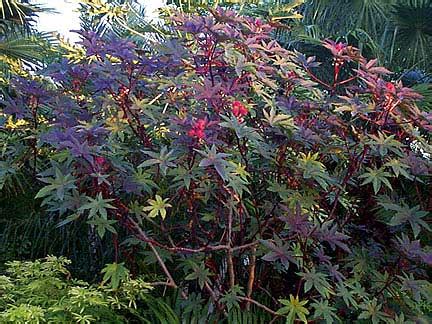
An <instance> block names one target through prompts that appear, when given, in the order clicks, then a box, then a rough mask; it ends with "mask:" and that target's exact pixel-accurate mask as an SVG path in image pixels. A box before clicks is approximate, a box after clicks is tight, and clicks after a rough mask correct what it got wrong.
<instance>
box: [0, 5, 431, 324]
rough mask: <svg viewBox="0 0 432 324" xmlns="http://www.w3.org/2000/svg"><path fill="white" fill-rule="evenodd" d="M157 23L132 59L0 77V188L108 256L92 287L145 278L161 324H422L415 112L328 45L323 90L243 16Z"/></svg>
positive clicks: (100, 54)
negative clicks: (102, 276) (77, 231)
mask: <svg viewBox="0 0 432 324" xmlns="http://www.w3.org/2000/svg"><path fill="white" fill-rule="evenodd" d="M165 19H166V22H167V25H168V27H167V28H166V30H165V31H164V33H165V34H164V41H162V42H158V43H154V44H153V46H150V48H149V49H148V50H145V51H144V50H137V48H136V46H135V44H134V43H132V42H130V41H128V40H127V39H116V38H106V37H103V36H102V35H100V34H98V33H95V32H89V31H85V32H84V31H83V32H81V37H82V42H81V45H82V48H81V49H76V50H74V51H73V52H70V53H68V57H67V58H66V59H64V60H63V61H61V62H59V63H58V64H53V65H51V66H49V67H48V68H47V69H46V70H44V71H43V72H42V73H40V74H39V75H37V76H34V77H32V78H18V79H16V80H15V82H14V84H13V87H12V91H13V94H12V95H11V96H10V98H8V99H7V100H5V102H4V108H3V113H4V114H5V116H6V123H5V124H4V126H3V128H2V135H1V136H2V139H3V143H4V144H3V151H2V158H3V161H2V162H1V163H2V170H1V174H0V175H1V182H0V183H1V184H2V185H3V186H6V185H7V184H8V183H13V182H14V181H16V180H14V177H16V174H21V175H22V176H24V177H26V178H27V179H28V181H38V183H39V184H40V187H39V190H38V192H37V193H36V194H35V197H34V199H35V200H34V201H35V202H36V203H37V204H40V208H41V209H42V210H43V211H44V213H45V214H46V215H47V216H46V217H47V218H50V219H56V221H57V222H58V225H59V226H60V227H62V228H63V229H66V230H67V228H68V227H69V226H74V224H82V225H83V226H88V229H89V231H88V236H89V237H88V238H86V239H88V240H89V245H90V250H91V252H92V257H93V258H98V257H99V256H100V255H99V252H98V250H99V249H100V247H101V246H102V247H103V246H107V245H110V246H111V247H112V248H113V253H112V260H111V261H112V262H113V263H112V264H111V267H110V268H109V269H110V276H108V277H107V278H106V279H107V280H108V279H110V280H111V282H116V286H117V287H118V285H120V283H122V282H127V281H128V280H129V279H128V278H129V274H128V276H126V275H125V271H126V270H125V269H126V268H127V269H129V271H130V275H131V276H132V277H134V276H137V277H143V278H145V282H147V283H148V285H150V286H154V287H155V289H154V290H153V291H152V294H159V295H161V296H162V295H164V296H165V297H166V298H167V300H166V301H165V302H166V304H164V305H167V304H171V305H172V308H173V311H174V313H175V314H177V315H176V316H177V317H176V319H175V321H178V322H182V321H183V322H186V323H189V322H194V323H204V322H206V321H207V322H214V323H215V322H222V321H227V322H230V323H258V322H262V323H267V322H270V321H273V322H278V321H282V322H283V321H286V322H287V323H294V322H305V323H307V322H310V323H319V322H323V323H334V322H338V321H342V322H345V323H352V322H359V323H362V322H364V323H369V322H370V323H382V322H387V323H406V322H408V323H414V322H417V323H418V322H420V323H422V322H424V323H427V322H428V319H430V316H431V308H432V304H431V300H432V298H431V297H432V296H431V295H432V290H431V289H432V287H431V284H430V282H429V279H430V265H431V264H432V251H431V247H430V245H429V242H430V238H431V234H430V230H431V229H430V225H429V224H430V220H431V218H430V211H431V208H432V198H431V195H430V185H431V179H430V175H431V167H432V164H431V160H430V159H431V153H432V151H431V146H430V131H431V128H432V127H431V115H430V114H428V113H426V112H424V111H422V110H420V109H419V108H418V107H417V105H416V101H417V100H420V99H421V97H420V96H419V95H418V94H417V93H416V92H414V91H413V90H411V89H410V88H407V87H404V86H403V85H402V83H401V82H397V81H391V80H392V76H391V73H390V71H388V70H387V69H385V68H384V67H380V66H378V65H377V61H376V60H374V59H366V58H364V57H363V56H362V55H361V54H360V52H359V51H358V50H357V49H356V48H354V47H352V46H349V45H347V44H344V43H336V42H333V41H331V40H326V41H324V42H323V44H322V46H323V47H324V48H325V49H326V50H327V51H328V52H329V53H330V54H331V55H332V57H333V59H332V69H333V76H332V80H330V81H328V80H325V81H324V80H321V79H320V78H319V77H318V76H317V75H316V73H315V71H316V70H317V68H318V67H319V62H316V60H315V58H314V57H306V56H304V55H303V54H301V53H298V52H295V51H289V50H287V49H284V48H283V47H281V46H280V45H279V44H278V43H277V42H276V41H274V40H273V39H272V30H273V26H272V25H271V24H268V23H267V22H265V21H262V20H260V19H257V18H250V17H245V16H240V15H238V14H237V13H236V12H235V11H231V10H223V9H220V8H219V9H214V10H209V11H208V12H204V13H202V14H200V15H198V14H184V13H180V12H175V11H171V12H168V14H167V15H166V17H165ZM149 41H150V42H151V39H150V40H149ZM20 172H21V173H20ZM89 262H90V261H89ZM121 263H124V265H122V266H121V267H120V266H118V265H119V264H121ZM99 270H100V269H99ZM113 278H116V279H115V280H114V279H113ZM168 299H169V300H168ZM29 303H30V304H31V302H29ZM248 310H251V312H249V313H248V312H247V311H248ZM2 314H3V315H2V316H6V315H5V313H2ZM245 314H249V315H245ZM169 315H170V316H171V315H172V314H171V313H170V314H169ZM89 321H91V320H90V319H89ZM171 321H173V319H172V318H171ZM161 322H163V321H161Z"/></svg>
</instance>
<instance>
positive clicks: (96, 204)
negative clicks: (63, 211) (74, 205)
mask: <svg viewBox="0 0 432 324" xmlns="http://www.w3.org/2000/svg"><path fill="white" fill-rule="evenodd" d="M87 200H88V203H87V204H84V205H82V206H81V207H80V208H78V211H80V212H82V211H85V210H88V211H89V215H88V217H89V218H94V217H97V216H100V217H101V218H102V219H105V220H107V219H108V209H117V208H116V207H114V206H113V205H111V204H109V203H110V202H111V201H113V200H114V199H104V198H103V196H102V193H100V192H99V193H98V194H97V196H96V198H91V197H87Z"/></svg>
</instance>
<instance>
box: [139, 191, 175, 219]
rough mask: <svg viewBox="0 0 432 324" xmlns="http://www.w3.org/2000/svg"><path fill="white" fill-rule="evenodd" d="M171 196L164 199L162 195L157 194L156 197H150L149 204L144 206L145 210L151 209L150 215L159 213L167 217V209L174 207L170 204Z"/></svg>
mask: <svg viewBox="0 0 432 324" xmlns="http://www.w3.org/2000/svg"><path fill="white" fill-rule="evenodd" d="M168 200H169V198H165V199H162V197H161V196H159V195H156V196H155V199H149V200H148V202H149V204H150V205H149V206H146V207H144V208H143V210H144V211H149V212H150V213H149V214H148V217H156V216H157V215H160V216H161V217H162V219H165V217H166V213H167V211H166V209H167V208H169V207H172V205H171V204H168V203H167V201H168Z"/></svg>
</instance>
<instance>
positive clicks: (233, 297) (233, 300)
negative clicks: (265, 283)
mask: <svg viewBox="0 0 432 324" xmlns="http://www.w3.org/2000/svg"><path fill="white" fill-rule="evenodd" d="M244 295H245V294H244V292H243V287H241V286H239V285H234V286H233V287H232V288H231V289H230V290H228V292H227V293H225V294H224V295H223V296H222V298H221V299H220V302H221V303H223V304H225V305H226V306H227V308H228V312H230V311H231V309H232V308H240V305H239V299H238V297H239V296H244Z"/></svg>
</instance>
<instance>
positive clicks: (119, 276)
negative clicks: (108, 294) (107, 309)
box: [101, 262, 129, 289]
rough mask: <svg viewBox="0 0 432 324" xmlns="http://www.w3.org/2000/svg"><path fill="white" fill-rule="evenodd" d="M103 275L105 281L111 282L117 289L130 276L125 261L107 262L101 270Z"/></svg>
mask: <svg viewBox="0 0 432 324" xmlns="http://www.w3.org/2000/svg"><path fill="white" fill-rule="evenodd" d="M101 272H102V273H103V274H104V276H103V279H102V280H103V281H102V282H103V283H106V282H108V281H109V282H110V284H111V287H112V288H114V289H117V288H118V287H119V286H120V282H122V281H123V280H126V279H127V278H128V277H129V270H128V269H127V268H126V267H125V266H124V263H123V262H122V263H111V264H107V265H106V266H105V268H103V269H102V271H101Z"/></svg>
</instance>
